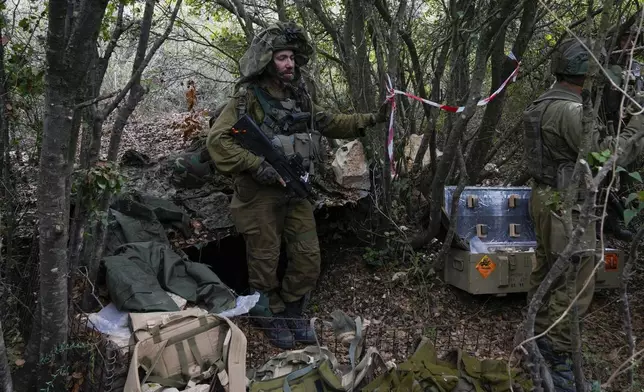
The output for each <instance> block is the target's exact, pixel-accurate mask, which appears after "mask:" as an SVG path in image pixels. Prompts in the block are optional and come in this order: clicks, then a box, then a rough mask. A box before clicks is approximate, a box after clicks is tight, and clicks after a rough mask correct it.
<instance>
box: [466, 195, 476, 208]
mask: <svg viewBox="0 0 644 392" xmlns="http://www.w3.org/2000/svg"><path fill="white" fill-rule="evenodd" d="M477 204H478V197H476V196H474V195H468V196H467V208H474V207H476V205H477Z"/></svg>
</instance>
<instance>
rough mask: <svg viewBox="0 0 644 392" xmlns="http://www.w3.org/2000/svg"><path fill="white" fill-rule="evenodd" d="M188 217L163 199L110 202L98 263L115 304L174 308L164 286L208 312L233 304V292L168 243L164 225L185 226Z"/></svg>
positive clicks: (132, 197) (129, 197)
mask: <svg viewBox="0 0 644 392" xmlns="http://www.w3.org/2000/svg"><path fill="white" fill-rule="evenodd" d="M188 222H189V217H188V215H187V214H186V213H185V212H184V211H183V210H182V209H181V208H180V207H178V206H176V205H174V204H173V203H172V202H171V201H168V200H163V199H159V198H152V197H146V196H142V195H139V194H129V195H126V196H124V197H121V198H119V199H117V200H116V201H115V202H114V203H113V204H112V206H111V208H110V215H109V218H108V238H107V245H106V250H105V254H106V257H104V258H103V266H104V268H105V278H106V283H107V288H108V291H109V294H110V298H111V300H112V301H113V302H114V305H115V306H116V307H117V309H119V310H121V311H129V312H161V311H177V310H179V308H178V306H177V305H176V303H175V302H174V301H173V300H172V298H170V296H169V295H168V294H167V292H166V291H168V292H171V293H174V294H177V295H179V296H181V297H183V298H184V299H186V300H188V301H189V302H192V303H195V304H197V305H201V306H203V307H204V308H205V309H207V310H208V311H209V312H211V313H220V312H223V311H225V310H228V309H232V308H234V307H235V298H236V295H235V293H234V292H233V291H232V290H231V289H230V288H229V287H228V286H226V285H225V284H224V283H223V282H222V281H221V280H220V279H219V277H218V276H217V275H216V274H215V273H214V272H213V271H212V270H211V269H210V268H209V267H208V266H207V265H205V264H202V263H195V262H192V261H190V260H188V258H187V257H186V256H185V255H179V254H177V253H176V252H175V251H174V250H173V249H172V248H171V247H170V242H169V241H168V238H167V235H166V232H165V228H164V224H165V226H167V227H174V228H175V229H179V230H181V231H185V230H186V228H187V225H188Z"/></svg>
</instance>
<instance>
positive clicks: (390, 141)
mask: <svg viewBox="0 0 644 392" xmlns="http://www.w3.org/2000/svg"><path fill="white" fill-rule="evenodd" d="M508 57H509V58H510V59H511V60H513V61H514V62H515V63H516V67H515V68H514V71H512V73H511V74H510V76H508V78H507V79H505V80H504V81H503V83H501V85H500V86H499V88H497V89H496V91H494V92H493V93H492V94H491V95H490V96H489V97H487V98H485V99H482V100H480V101H478V102H477V104H476V105H477V106H485V105H487V104H488V103H489V102H490V101H491V100H493V99H494V97H496V96H497V95H498V94H499V93H500V92H501V91H503V89H504V88H505V87H506V86H507V85H508V84H509V83H510V82H511V81H512V82H515V81H516V78H517V75H518V74H519V67H520V65H521V62H520V61H518V60H517V58H516V57H515V56H514V53H512V52H510V54H508ZM396 95H404V96H406V97H408V98H411V99H414V100H416V101H419V102H423V103H426V104H427V105H430V106H434V107H437V108H439V109H441V110H445V111H447V112H452V113H460V112H462V111H463V110H465V106H450V105H443V104H440V103H437V102H434V101H430V100H428V99H424V98H421V97H418V96H416V95H413V94H410V93H408V92H405V91H400V90H396V89H394V88H393V86H392V84H391V79H390V78H389V75H387V98H386V102H390V103H391V113H390V114H389V135H388V137H387V152H388V153H389V161H390V162H391V176H392V177H393V176H394V175H395V163H394V112H395V111H396V99H395V97H396Z"/></svg>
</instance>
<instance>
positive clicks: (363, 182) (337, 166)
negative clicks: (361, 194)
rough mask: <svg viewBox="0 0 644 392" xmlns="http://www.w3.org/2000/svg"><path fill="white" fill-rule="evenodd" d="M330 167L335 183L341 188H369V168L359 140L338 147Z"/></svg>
mask: <svg viewBox="0 0 644 392" xmlns="http://www.w3.org/2000/svg"><path fill="white" fill-rule="evenodd" d="M331 166H332V167H333V172H334V173H335V181H336V182H337V183H338V184H340V185H342V186H343V187H345V188H353V189H364V190H368V189H370V188H371V184H370V182H369V168H368V167H367V162H366V160H365V156H364V149H363V147H362V143H360V141H359V140H353V141H351V142H349V143H347V144H344V145H342V146H340V148H338V150H337V151H336V153H335V159H334V160H333V163H332V164H331Z"/></svg>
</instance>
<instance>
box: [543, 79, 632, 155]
mask: <svg viewBox="0 0 644 392" xmlns="http://www.w3.org/2000/svg"><path fill="white" fill-rule="evenodd" d="M533 105H542V106H543V108H544V109H542V110H544V112H543V118H542V122H541V131H542V140H543V146H544V153H545V156H544V159H550V160H552V161H553V162H554V163H556V164H561V163H566V162H572V163H574V162H575V161H576V160H577V154H578V153H579V150H580V149H581V146H582V143H583V140H584V137H585V135H584V129H583V123H582V118H583V105H582V100H581V96H580V95H579V94H577V93H576V92H574V91H573V90H571V89H570V88H568V87H566V86H565V85H562V84H559V83H558V84H556V85H555V86H554V87H553V88H552V89H550V90H548V91H547V92H545V93H544V94H542V95H541V96H540V97H539V98H537V99H536V100H535V101H534V102H533ZM546 105H548V106H547V107H546ZM643 120H644V116H643V115H638V116H633V117H632V118H631V119H630V121H629V123H628V125H627V126H626V127H625V128H623V129H622V130H621V132H620V135H619V138H616V137H610V136H607V137H604V138H602V137H601V133H600V131H599V128H597V127H595V128H594V129H593V131H592V136H591V147H590V151H596V152H600V151H603V150H606V149H612V148H613V147H614V145H615V143H617V144H618V146H619V148H620V150H621V152H620V153H619V159H618V164H619V165H622V166H625V165H627V164H628V163H629V162H631V161H633V160H634V159H635V158H636V157H637V155H638V154H640V153H641V152H642V150H643V149H644V140H643V139H642V138H640V139H639V140H637V141H636V142H635V143H633V142H632V141H630V140H629V139H630V138H631V137H633V136H635V134H638V133H639V134H642V133H644V122H643ZM546 156H547V157H548V158H546Z"/></svg>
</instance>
